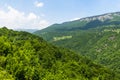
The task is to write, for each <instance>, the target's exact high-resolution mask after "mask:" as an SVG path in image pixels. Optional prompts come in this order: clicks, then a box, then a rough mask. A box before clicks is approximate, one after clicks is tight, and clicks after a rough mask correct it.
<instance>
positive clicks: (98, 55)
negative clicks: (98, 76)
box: [34, 12, 120, 74]
mask: <svg viewBox="0 0 120 80" xmlns="http://www.w3.org/2000/svg"><path fill="white" fill-rule="evenodd" d="M34 34H36V35H38V36H41V37H43V38H44V39H45V40H46V41H48V42H49V43H52V44H54V45H56V46H60V47H64V48H68V49H71V50H74V51H75V52H77V53H79V54H82V55H84V56H87V57H89V58H90V59H92V60H93V61H94V62H95V63H99V64H101V65H104V66H106V67H108V68H110V69H111V70H113V71H114V72H118V74H120V66H119V65H120V49H119V48H120V45H119V44H120V12H115V13H107V14H103V15H98V16H92V17H87V18H82V19H79V20H75V21H70V22H65V23H62V24H54V25H51V26H49V27H47V28H45V29H43V30H39V31H36V32H35V33H34Z"/></svg>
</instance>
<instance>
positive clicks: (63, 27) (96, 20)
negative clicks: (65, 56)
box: [35, 12, 120, 34]
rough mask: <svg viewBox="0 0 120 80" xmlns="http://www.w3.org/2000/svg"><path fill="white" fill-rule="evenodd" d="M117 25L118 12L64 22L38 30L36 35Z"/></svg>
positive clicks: (119, 16) (119, 22)
mask: <svg viewBox="0 0 120 80" xmlns="http://www.w3.org/2000/svg"><path fill="white" fill-rule="evenodd" d="M116 24H117V25H118V24H120V12H115V13H107V14H103V15H98V16H92V17H87V18H82V19H79V20H75V21H69V22H64V23H62V24H53V25H51V26H48V27H47V28H45V29H42V30H38V31H36V32H35V33H36V34H40V33H41V34H44V33H46V32H54V31H55V32H56V31H58V32H60V31H62V32H63V31H74V30H87V29H90V28H96V27H99V26H105V25H116Z"/></svg>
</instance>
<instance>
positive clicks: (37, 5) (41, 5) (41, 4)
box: [34, 1, 44, 7]
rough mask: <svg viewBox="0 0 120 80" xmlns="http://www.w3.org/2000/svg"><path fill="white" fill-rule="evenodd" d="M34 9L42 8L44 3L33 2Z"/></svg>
mask: <svg viewBox="0 0 120 80" xmlns="http://www.w3.org/2000/svg"><path fill="white" fill-rule="evenodd" d="M34 4H35V6H36V7H43V6H44V3H43V2H37V1H36V2H35V3H34Z"/></svg>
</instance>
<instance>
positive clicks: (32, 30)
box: [14, 29, 37, 33]
mask: <svg viewBox="0 0 120 80" xmlns="http://www.w3.org/2000/svg"><path fill="white" fill-rule="evenodd" d="M14 30H16V31H26V32H29V33H33V32H35V31H37V29H14Z"/></svg>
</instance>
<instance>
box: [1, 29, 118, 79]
mask: <svg viewBox="0 0 120 80" xmlns="http://www.w3.org/2000/svg"><path fill="white" fill-rule="evenodd" d="M0 80H119V75H118V74H116V73H115V72H113V71H111V70H110V69H108V68H106V67H103V66H101V65H99V64H95V63H93V62H92V61H91V60H89V59H87V58H86V57H83V56H81V55H78V54H75V53H74V52H72V51H70V50H66V49H64V48H59V47H55V46H53V45H51V44H48V43H47V42H46V41H44V40H43V39H42V38H40V37H38V36H35V35H33V34H30V33H27V32H17V31H13V30H9V29H7V28H6V27H3V28H0Z"/></svg>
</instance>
